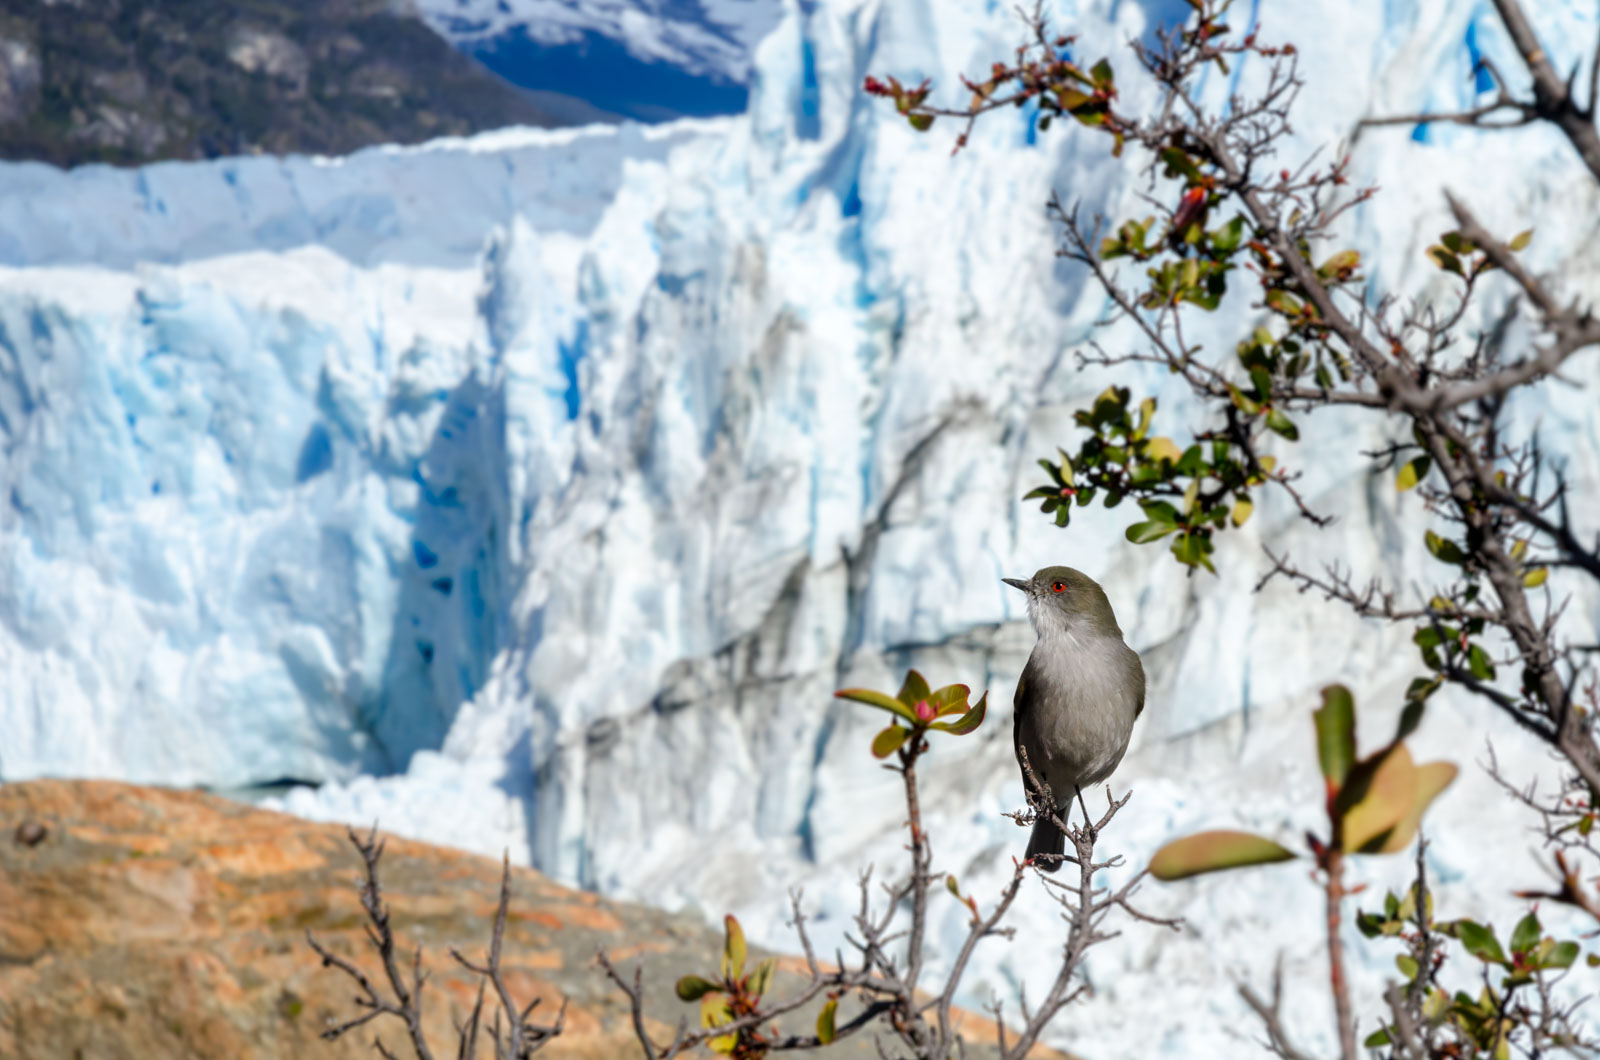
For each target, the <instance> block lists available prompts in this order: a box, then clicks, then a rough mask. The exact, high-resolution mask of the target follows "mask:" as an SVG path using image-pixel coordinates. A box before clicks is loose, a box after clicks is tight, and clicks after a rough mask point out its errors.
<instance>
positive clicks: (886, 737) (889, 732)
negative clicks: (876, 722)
mask: <svg viewBox="0 0 1600 1060" xmlns="http://www.w3.org/2000/svg"><path fill="white" fill-rule="evenodd" d="M910 735H911V730H910V729H907V728H904V727H902V726H899V725H891V726H889V727H888V728H887V729H884V730H882V731H881V732H879V733H878V735H876V736H874V737H873V738H872V757H874V758H888V757H889V756H890V755H892V754H894V753H895V752H896V751H898V750H900V745H901V744H903V743H905V742H906V737H907V736H910Z"/></svg>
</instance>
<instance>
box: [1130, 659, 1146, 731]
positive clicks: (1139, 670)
mask: <svg viewBox="0 0 1600 1060" xmlns="http://www.w3.org/2000/svg"><path fill="white" fill-rule="evenodd" d="M1128 650H1129V651H1133V649H1132V648H1129V649H1128ZM1133 672H1134V674H1135V678H1134V682H1133V692H1134V698H1135V699H1136V700H1137V703H1136V704H1135V706H1134V708H1133V716H1134V717H1135V718H1137V717H1138V716H1139V715H1140V714H1143V713H1144V663H1142V662H1140V661H1139V653H1138V652H1136V651H1134V652H1133Z"/></svg>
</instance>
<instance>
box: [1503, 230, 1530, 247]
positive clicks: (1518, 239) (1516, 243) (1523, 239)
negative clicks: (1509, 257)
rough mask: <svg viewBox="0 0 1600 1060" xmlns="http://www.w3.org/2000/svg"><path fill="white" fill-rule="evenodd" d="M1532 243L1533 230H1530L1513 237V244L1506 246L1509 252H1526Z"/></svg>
mask: <svg viewBox="0 0 1600 1060" xmlns="http://www.w3.org/2000/svg"><path fill="white" fill-rule="evenodd" d="M1532 242H1533V229H1531V228H1529V229H1527V230H1525V231H1522V232H1518V233H1517V234H1516V235H1514V236H1512V237H1511V242H1509V243H1507V244H1506V248H1507V249H1509V250H1525V249H1527V246H1528V244H1529V243H1532Z"/></svg>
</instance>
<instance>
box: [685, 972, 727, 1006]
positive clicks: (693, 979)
mask: <svg viewBox="0 0 1600 1060" xmlns="http://www.w3.org/2000/svg"><path fill="white" fill-rule="evenodd" d="M676 989H677V991H678V997H679V999H681V1000H683V1001H699V1000H700V999H701V998H703V997H705V996H706V995H707V994H709V993H711V992H712V991H713V990H718V989H721V988H720V987H718V986H717V985H716V984H715V983H713V982H711V981H710V980H709V979H702V978H700V976H698V975H686V976H684V977H683V978H682V979H679V980H678V985H677V988H676Z"/></svg>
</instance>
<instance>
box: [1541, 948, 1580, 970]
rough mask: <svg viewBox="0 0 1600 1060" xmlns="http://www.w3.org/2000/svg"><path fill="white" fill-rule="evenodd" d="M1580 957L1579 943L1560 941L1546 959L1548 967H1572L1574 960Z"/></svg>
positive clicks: (1545, 962)
mask: <svg viewBox="0 0 1600 1060" xmlns="http://www.w3.org/2000/svg"><path fill="white" fill-rule="evenodd" d="M1577 959H1578V944H1577V943H1576V942H1558V943H1556V946H1555V949H1554V950H1552V951H1551V952H1550V956H1548V957H1546V958H1545V959H1544V962H1543V964H1544V967H1546V968H1571V967H1572V962H1573V961H1576V960H1577Z"/></svg>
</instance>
